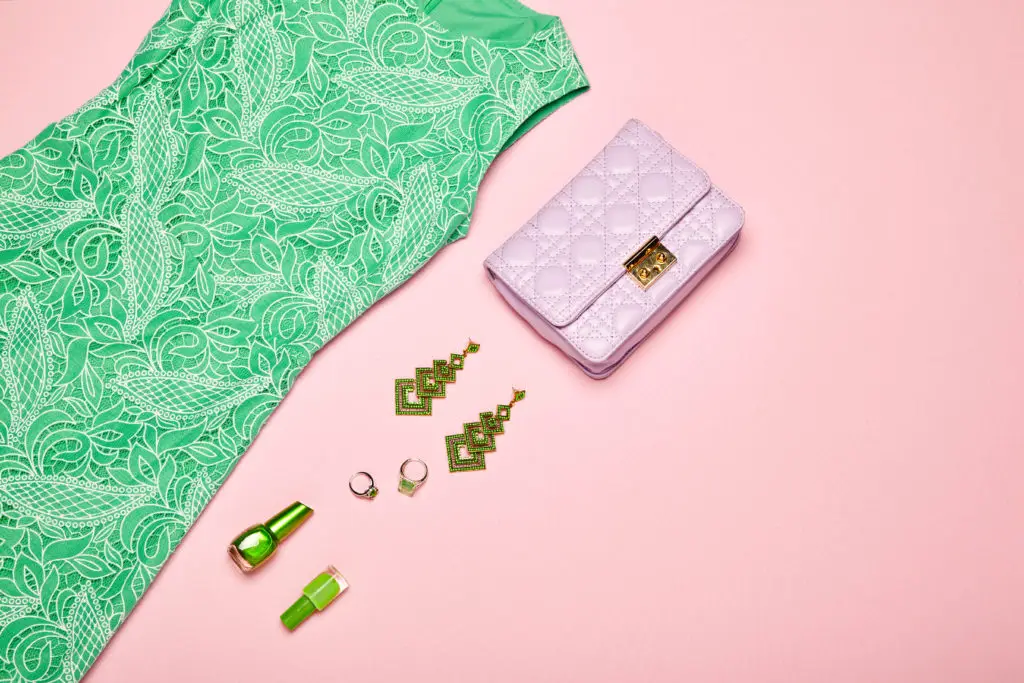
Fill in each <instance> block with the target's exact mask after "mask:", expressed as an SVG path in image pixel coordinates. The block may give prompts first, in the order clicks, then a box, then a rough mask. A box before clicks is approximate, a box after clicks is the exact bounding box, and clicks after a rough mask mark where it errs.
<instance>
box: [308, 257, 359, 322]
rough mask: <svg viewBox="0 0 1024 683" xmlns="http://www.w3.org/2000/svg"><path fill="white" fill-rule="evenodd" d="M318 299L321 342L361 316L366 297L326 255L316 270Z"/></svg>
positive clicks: (321, 258)
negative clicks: (364, 297)
mask: <svg viewBox="0 0 1024 683" xmlns="http://www.w3.org/2000/svg"><path fill="white" fill-rule="evenodd" d="M316 298H317V305H318V306H319V308H320V316H319V319H320V338H321V339H323V340H325V341H326V340H328V339H330V338H331V337H333V336H334V335H336V334H337V333H338V332H340V331H341V330H342V328H344V327H345V326H346V325H348V324H349V323H350V322H352V320H353V319H355V317H356V316H357V315H358V314H359V313H360V312H361V310H362V306H363V297H362V295H361V294H360V293H359V289H358V288H357V287H356V286H355V285H354V284H353V283H352V281H351V280H349V278H348V277H347V276H346V275H345V274H343V273H340V272H338V271H337V270H336V269H335V266H334V264H333V263H332V262H331V260H330V258H329V257H328V256H327V255H326V254H323V255H321V257H320V261H319V263H317V266H316Z"/></svg>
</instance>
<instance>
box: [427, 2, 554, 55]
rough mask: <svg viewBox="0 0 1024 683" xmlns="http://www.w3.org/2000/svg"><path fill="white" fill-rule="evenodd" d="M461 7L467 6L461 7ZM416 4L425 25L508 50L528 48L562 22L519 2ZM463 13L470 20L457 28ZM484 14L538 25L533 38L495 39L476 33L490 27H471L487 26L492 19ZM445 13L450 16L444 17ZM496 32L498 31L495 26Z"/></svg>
mask: <svg viewBox="0 0 1024 683" xmlns="http://www.w3.org/2000/svg"><path fill="white" fill-rule="evenodd" d="M460 3H461V4H463V5H464V6H463V7H457V6H458V5H459V4H460ZM413 4H414V5H415V7H416V10H417V11H418V12H419V14H420V17H421V19H422V20H423V21H426V22H430V23H433V24H434V25H436V26H437V27H439V28H440V29H441V30H443V31H444V32H445V33H447V34H449V35H450V36H452V37H453V38H458V39H460V40H464V39H466V38H476V39H477V40H481V41H483V42H485V43H488V44H491V45H497V46H501V47H506V48H519V47H525V46H527V45H529V44H530V43H532V42H534V41H535V40H536V39H537V37H538V36H539V35H540V34H542V33H543V32H544V31H546V30H548V29H550V28H551V27H552V26H554V25H556V24H558V23H559V22H560V21H561V20H560V19H559V18H558V17H557V16H554V15H551V14H542V13H541V12H537V11H535V10H533V9H531V8H529V7H527V6H526V5H524V4H523V3H521V2H519V0H471V2H463V0H413ZM439 10H440V11H439ZM460 10H463V11H465V14H466V18H465V19H464V23H463V24H462V25H456V22H453V21H452V20H453V18H455V17H454V13H458V12H459V11H460ZM467 10H468V11H467ZM480 10H483V12H482V14H484V15H486V14H487V10H492V12H493V10H498V12H499V13H501V14H503V15H504V16H503V17H502V18H503V19H506V20H509V21H514V20H516V19H520V20H522V21H523V22H526V21H532V22H533V23H534V27H533V30H532V31H530V33H529V35H526V36H523V37H518V38H502V37H500V35H499V36H495V35H494V34H493V32H491V33H488V32H486V31H481V30H473V29H474V28H486V26H480V27H474V26H471V23H472V22H473V21H474V20H475V21H477V22H478V23H486V22H487V21H488V19H489V18H488V17H486V16H483V17H481V16H479V13H480ZM445 13H447V14H448V15H449V16H444V14H445ZM474 13H478V16H476V17H473V16H472V15H473V14H474ZM490 20H491V21H493V18H490ZM492 28H494V27H493V26H492ZM506 28H507V27H506Z"/></svg>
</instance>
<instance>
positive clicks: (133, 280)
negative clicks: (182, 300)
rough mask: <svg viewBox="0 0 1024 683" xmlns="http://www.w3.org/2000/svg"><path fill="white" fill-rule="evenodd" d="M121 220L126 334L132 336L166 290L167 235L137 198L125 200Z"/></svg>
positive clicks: (149, 316) (138, 330) (152, 311)
mask: <svg viewBox="0 0 1024 683" xmlns="http://www.w3.org/2000/svg"><path fill="white" fill-rule="evenodd" d="M122 221H123V223H124V255H125V259H126V260H127V272H126V278H125V280H126V282H127V284H128V302H127V303H128V304H129V306H128V328H127V330H126V334H127V336H128V337H129V338H132V337H134V336H135V335H137V334H138V333H139V332H141V331H142V328H143V327H145V325H146V323H147V322H149V319H150V318H152V317H153V314H154V313H155V312H156V308H157V306H158V305H159V304H160V301H161V299H163V296H164V292H165V291H166V290H167V235H166V234H165V233H164V228H163V225H161V224H160V222H159V221H158V220H157V219H156V217H155V216H154V215H153V213H152V212H151V211H150V210H149V209H147V208H146V207H145V206H143V205H142V204H141V203H139V202H138V201H131V202H129V203H128V206H127V207H126V209H125V212H124V216H123V217H122Z"/></svg>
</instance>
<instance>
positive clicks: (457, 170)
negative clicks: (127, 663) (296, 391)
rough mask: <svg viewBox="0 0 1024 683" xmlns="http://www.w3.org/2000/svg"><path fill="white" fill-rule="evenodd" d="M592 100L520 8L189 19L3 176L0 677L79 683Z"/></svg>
mask: <svg viewBox="0 0 1024 683" xmlns="http://www.w3.org/2000/svg"><path fill="white" fill-rule="evenodd" d="M586 87H587V82H586V79H585V77H584V75H583V73H582V71H581V69H580V65H579V62H578V61H577V59H576V56H575V54H574V53H573V50H572V47H571V46H570V44H569V41H568V39H567V37H566V34H565V31H564V29H563V27H562V25H561V22H560V21H559V20H558V19H557V18H555V17H551V16H546V15H541V14H538V13H536V12H533V11H531V10H529V9H527V8H525V7H524V6H522V5H520V4H519V3H518V2H516V1H515V0H175V1H174V3H173V5H172V6H171V8H170V9H169V10H168V12H167V13H166V15H165V16H164V17H163V18H162V19H161V20H160V21H159V23H158V24H157V25H156V26H155V27H154V28H153V30H152V31H151V33H150V34H149V35H148V36H147V38H146V39H145V41H144V43H143V44H142V46H141V47H140V48H139V51H138V52H137V54H136V55H135V57H134V59H133V60H132V62H131V64H130V65H129V66H128V68H127V69H126V70H125V71H124V73H123V74H122V75H121V77H120V78H119V79H118V80H117V82H116V83H115V84H114V85H112V86H111V87H110V88H108V89H107V90H105V91H104V92H103V93H101V94H100V95H99V96H98V97H97V98H95V99H94V100H92V101H91V102H90V103H88V104H87V105H86V106H84V107H83V108H82V109H80V110H79V111H78V112H76V113H75V114H74V115H72V116H69V117H68V118H66V119H64V120H63V121H61V122H59V123H57V124H54V125H51V126H50V127H49V128H47V129H46V130H45V131H43V133H41V134H40V135H39V136H38V137H37V138H36V139H35V140H33V141H32V142H31V143H29V144H28V145H27V146H25V147H24V148H22V149H20V150H18V151H16V152H15V153H13V154H11V155H10V156H8V157H6V158H3V159H0V389H2V399H0V681H18V682H22V681H67V682H74V681H77V680H79V679H80V678H81V677H82V676H83V675H84V673H85V672H86V670H87V669H88V668H89V666H90V665H91V664H92V662H93V661H94V660H95V658H96V657H97V656H98V655H99V653H100V651H101V650H102V648H103V646H104V644H105V643H106V642H107V640H108V639H109V638H110V636H111V634H112V632H113V630H114V629H115V628H117V626H118V625H119V624H120V623H121V622H122V621H123V620H124V618H125V616H126V615H127V614H128V612H129V611H130V610H131V609H132V607H133V606H134V605H135V604H136V602H137V601H138V600H139V598H140V596H141V595H142V593H143V592H144V591H145V589H146V587H147V586H148V585H149V584H150V582H151V581H152V579H153V577H154V576H155V575H156V573H157V571H159V569H160V567H161V565H163V563H164V562H165V561H166V560H167V557H168V555H169V554H170V553H171V551H172V550H173V549H174V548H175V546H176V545H177V544H178V542H179V541H180V540H181V538H182V537H183V536H184V534H185V532H186V531H187V530H188V528H189V527H190V526H191V524H192V523H193V521H194V520H195V519H196V517H197V516H198V515H199V513H200V512H201V511H202V509H203V508H204V506H205V505H206V503H207V501H208V500H209V499H210V497H211V496H212V495H213V493H214V492H215V491H216V490H217V488H218V487H219V486H220V485H221V483H222V482H223V481H224V479H225V477H226V476H227V475H228V473H229V472H230V471H231V469H232V467H233V466H234V465H235V463H236V462H237V461H238V459H239V458H240V456H241V455H242V453H243V452H244V451H245V450H246V448H247V447H248V446H249V444H250V443H251V442H252V440H253V439H254V438H255V436H256V433H257V432H258V430H259V429H260V427H261V425H263V423H264V421H265V420H266V419H267V417H268V416H269V414H270V413H271V411H272V410H274V408H275V406H277V404H278V403H279V402H280V401H281V399H282V398H283V397H284V395H285V393H286V392H287V391H288V389H289V387H290V386H291V384H292V382H293V381H294V379H295V377H296V375H297V374H298V373H299V371H300V370H301V369H302V368H303V367H304V366H305V365H306V364H307V363H308V362H309V360H310V358H311V357H312V355H313V354H314V353H315V352H316V351H317V350H318V349H320V348H321V347H322V346H323V345H324V344H325V343H326V342H327V341H328V340H330V339H331V338H332V337H333V336H334V335H336V334H338V332H340V331H341V330H342V329H343V328H344V327H345V326H346V325H348V324H349V323H350V322H351V321H352V320H353V319H354V318H355V317H356V316H358V315H359V314H360V313H362V312H363V311H364V310H366V309H367V308H368V307H369V306H371V305H372V304H373V303H374V302H375V301H377V300H379V299H380V298H381V297H383V296H385V295H386V294H387V293H388V292H390V291H391V290H393V289H394V288H395V287H397V286H399V285H400V284H402V283H403V282H404V281H405V280H406V279H407V278H408V277H409V276H410V275H412V274H413V273H414V272H415V271H416V270H417V269H418V268H420V267H421V266H422V265H423V264H424V263H425V262H426V261H427V260H428V259H429V258H430V257H431V256H432V255H433V254H434V253H436V252H437V251H438V250H439V249H440V248H441V247H443V246H444V245H445V244H447V243H449V242H452V241H453V240H455V239H458V238H460V237H463V236H464V235H465V234H466V231H467V225H468V220H469V215H470V212H471V210H472V207H473V202H474V198H475V196H476V192H477V187H478V183H479V181H480V179H481V176H482V175H483V173H484V172H485V170H486V169H487V167H488V166H489V164H490V163H491V162H492V161H493V160H494V158H495V157H496V156H497V155H498V153H499V152H501V151H502V150H503V149H505V148H506V147H508V146H509V145H510V144H511V143H512V142H513V141H514V140H516V139H517V138H518V137H519V136H520V135H522V134H523V133H524V132H526V131H527V130H529V129H530V128H531V127H532V126H533V125H535V124H536V123H537V122H538V121H539V120H540V119H542V118H543V117H544V116H545V115H546V114H548V113H549V112H551V111H552V110H554V109H555V108H557V107H558V106H559V105H560V104H562V103H564V102H566V101H568V100H569V99H571V98H572V97H573V96H575V95H576V94H578V93H580V92H581V91H583V90H584V89H586Z"/></svg>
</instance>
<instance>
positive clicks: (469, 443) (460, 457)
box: [444, 389, 526, 472]
mask: <svg viewBox="0 0 1024 683" xmlns="http://www.w3.org/2000/svg"><path fill="white" fill-rule="evenodd" d="M524 398H526V392H525V391H522V390H520V389H513V390H512V400H511V401H510V402H509V403H508V404H507V405H505V404H502V405H499V406H498V407H497V408H495V410H494V412H493V413H480V420H479V422H467V423H465V424H464V425H462V433H460V434H452V435H450V436H446V437H445V440H444V445H445V449H446V450H447V451H448V470H449V471H451V472H472V471H473V470H485V469H487V461H486V455H487V454H488V453H493V452H494V451H495V450H497V448H498V446H497V440H496V439H495V437H496V436H497V435H498V434H503V433H504V432H505V423H506V422H508V421H509V420H511V419H512V406H514V405H515V404H516V403H518V402H519V401H522V400H523V399H524Z"/></svg>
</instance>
